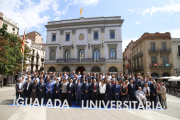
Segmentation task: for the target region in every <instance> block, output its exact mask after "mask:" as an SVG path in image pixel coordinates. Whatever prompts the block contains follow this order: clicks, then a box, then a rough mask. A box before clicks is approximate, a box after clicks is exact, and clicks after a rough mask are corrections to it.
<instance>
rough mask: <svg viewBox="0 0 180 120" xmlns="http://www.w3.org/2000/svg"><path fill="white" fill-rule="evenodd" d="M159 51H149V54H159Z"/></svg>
mask: <svg viewBox="0 0 180 120" xmlns="http://www.w3.org/2000/svg"><path fill="white" fill-rule="evenodd" d="M158 53H159V49H149V54H158Z"/></svg>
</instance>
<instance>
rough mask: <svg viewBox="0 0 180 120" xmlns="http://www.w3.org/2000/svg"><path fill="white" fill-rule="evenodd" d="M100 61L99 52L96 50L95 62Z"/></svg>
mask: <svg viewBox="0 0 180 120" xmlns="http://www.w3.org/2000/svg"><path fill="white" fill-rule="evenodd" d="M97 60H99V50H97V49H96V50H94V61H97Z"/></svg>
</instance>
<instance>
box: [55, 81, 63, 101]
mask: <svg viewBox="0 0 180 120" xmlns="http://www.w3.org/2000/svg"><path fill="white" fill-rule="evenodd" d="M60 90H61V83H59V79H56V83H55V84H54V96H55V99H60Z"/></svg>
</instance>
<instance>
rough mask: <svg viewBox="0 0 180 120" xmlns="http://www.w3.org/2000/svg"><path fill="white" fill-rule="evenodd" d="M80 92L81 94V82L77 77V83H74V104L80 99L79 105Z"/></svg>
mask: <svg viewBox="0 0 180 120" xmlns="http://www.w3.org/2000/svg"><path fill="white" fill-rule="evenodd" d="M82 94H83V84H82V83H80V80H79V79H78V83H77V84H76V88H75V95H76V106H78V102H79V101H80V106H81V102H82V101H81V100H82V99H81V95H82ZM78 100H79V101H78Z"/></svg>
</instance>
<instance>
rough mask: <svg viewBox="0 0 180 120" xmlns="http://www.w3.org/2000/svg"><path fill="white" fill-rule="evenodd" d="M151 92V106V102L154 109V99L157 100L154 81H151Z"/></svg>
mask: <svg viewBox="0 0 180 120" xmlns="http://www.w3.org/2000/svg"><path fill="white" fill-rule="evenodd" d="M150 90H151V104H152V101H153V102H154V108H155V107H156V98H157V86H156V81H155V80H153V84H151V86H150Z"/></svg>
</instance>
